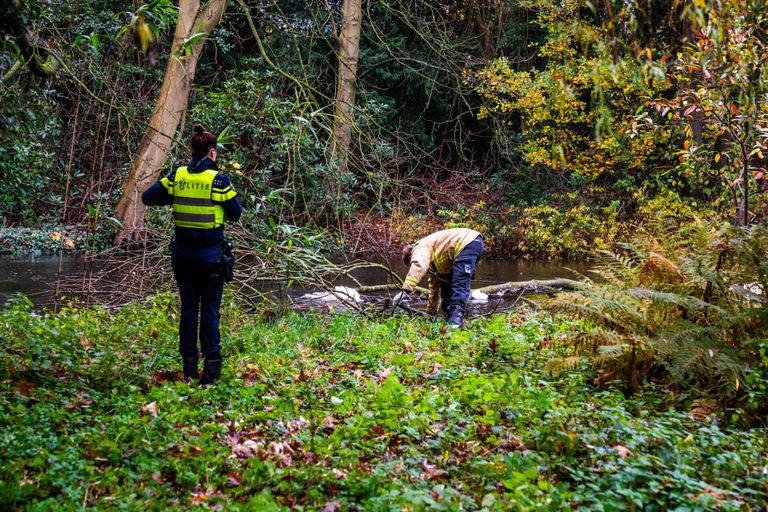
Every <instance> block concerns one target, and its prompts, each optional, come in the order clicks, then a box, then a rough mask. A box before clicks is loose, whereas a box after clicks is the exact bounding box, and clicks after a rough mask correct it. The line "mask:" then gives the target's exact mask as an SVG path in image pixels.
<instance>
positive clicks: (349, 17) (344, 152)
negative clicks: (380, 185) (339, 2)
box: [326, 0, 363, 199]
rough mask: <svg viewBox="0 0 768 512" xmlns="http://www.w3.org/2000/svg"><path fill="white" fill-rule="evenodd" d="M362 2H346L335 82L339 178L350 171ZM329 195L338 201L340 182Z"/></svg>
mask: <svg viewBox="0 0 768 512" xmlns="http://www.w3.org/2000/svg"><path fill="white" fill-rule="evenodd" d="M362 18H363V11H362V0H344V5H343V6H342V24H341V34H339V37H338V44H339V72H338V79H337V81H336V109H335V120H334V123H333V133H332V135H331V163H332V165H337V166H338V170H339V176H343V175H344V174H345V173H346V172H347V168H348V165H349V164H348V152H349V147H350V145H351V143H352V126H353V124H354V116H353V111H354V108H355V88H356V85H357V64H358V60H359V58H360V29H361V27H362ZM326 185H327V186H326V189H327V191H328V192H330V193H331V194H330V195H333V196H335V197H336V198H337V199H338V198H339V195H340V194H339V193H340V190H341V189H340V186H341V183H340V180H337V182H336V183H327V184H326Z"/></svg>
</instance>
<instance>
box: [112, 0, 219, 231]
mask: <svg viewBox="0 0 768 512" xmlns="http://www.w3.org/2000/svg"><path fill="white" fill-rule="evenodd" d="M226 6H227V2H226V0H210V1H209V2H208V3H207V4H206V5H205V6H203V7H202V8H201V7H200V1H199V0H181V1H180V2H179V17H178V21H177V23H176V33H175V34H174V36H173V44H172V45H171V55H170V57H169V58H168V65H167V67H166V69H165V76H164V77H163V85H162V87H161V88H160V94H159V95H158V97H157V102H156V103H155V108H154V110H153V111H152V117H150V120H149V125H148V127H147V129H146V131H145V132H144V136H143V137H142V138H141V142H140V143H139V148H138V152H137V154H136V158H135V159H134V161H133V166H132V168H131V172H130V174H129V175H128V177H127V178H126V180H125V183H124V187H123V196H122V197H121V198H120V201H119V202H118V203H117V207H116V209H115V214H116V216H117V218H118V219H119V220H120V222H121V223H122V224H123V230H122V231H120V232H119V233H118V234H117V236H116V237H115V243H116V244H119V243H121V242H125V241H128V242H131V241H136V240H137V239H139V238H140V237H141V233H142V229H141V228H142V227H143V225H144V206H143V205H142V204H141V193H142V192H143V191H144V190H146V189H147V188H148V187H149V186H150V185H152V183H154V182H155V180H157V178H158V174H159V171H160V169H161V168H162V166H163V165H164V164H165V161H166V159H167V157H168V152H169V151H170V149H171V144H172V143H173V140H174V136H175V134H176V130H177V128H178V127H179V124H180V123H181V120H182V118H183V117H184V114H185V113H186V111H187V102H188V100H189V93H190V91H191V89H192V82H193V80H194V78H195V68H196V67H197V61H198V59H199V58H200V54H201V52H202V50H203V45H204V44H205V37H203V38H200V39H198V40H196V41H195V42H194V43H193V44H191V45H188V46H187V47H186V48H185V45H184V43H185V41H186V40H187V39H189V38H190V37H191V36H193V35H195V34H199V33H203V34H206V36H207V35H208V34H210V33H211V31H212V30H213V29H214V28H215V27H216V25H217V24H218V23H219V21H221V17H222V15H223V14H224V10H225V9H226Z"/></svg>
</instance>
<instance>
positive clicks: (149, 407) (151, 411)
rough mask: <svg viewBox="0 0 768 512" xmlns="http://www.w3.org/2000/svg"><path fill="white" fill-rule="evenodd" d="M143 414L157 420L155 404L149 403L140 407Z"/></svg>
mask: <svg viewBox="0 0 768 512" xmlns="http://www.w3.org/2000/svg"><path fill="white" fill-rule="evenodd" d="M142 410H143V411H144V412H148V413H149V414H151V415H152V417H153V418H157V402H150V403H148V404H147V405H145V406H144V407H142Z"/></svg>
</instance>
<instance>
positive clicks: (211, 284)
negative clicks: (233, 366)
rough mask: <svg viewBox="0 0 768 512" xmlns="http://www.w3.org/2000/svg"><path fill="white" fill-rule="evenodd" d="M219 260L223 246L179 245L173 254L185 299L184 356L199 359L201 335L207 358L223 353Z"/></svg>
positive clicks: (181, 322)
mask: <svg viewBox="0 0 768 512" xmlns="http://www.w3.org/2000/svg"><path fill="white" fill-rule="evenodd" d="M219 258H221V247H220V246H219V245H213V246H208V247H183V246H180V245H176V246H175V247H174V248H173V252H172V253H171V264H172V265H173V274H174V276H175V277H176V282H177V283H178V285H179V295H180V296H181V318H180V320H179V352H181V356H182V357H188V356H197V351H198V346H197V340H198V332H199V338H200V352H201V353H202V354H203V357H209V356H212V355H216V354H219V353H220V352H221V344H220V339H221V337H220V335H219V317H220V315H219V307H220V306H221V294H222V291H223V289H224V280H223V279H222V274H221V271H220V270H219ZM198 329H199V331H198Z"/></svg>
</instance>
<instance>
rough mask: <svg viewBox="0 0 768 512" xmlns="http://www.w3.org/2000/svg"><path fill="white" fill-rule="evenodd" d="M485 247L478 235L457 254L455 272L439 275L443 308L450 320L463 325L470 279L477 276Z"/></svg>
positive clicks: (454, 264) (454, 265)
mask: <svg viewBox="0 0 768 512" xmlns="http://www.w3.org/2000/svg"><path fill="white" fill-rule="evenodd" d="M484 249H485V246H484V244H483V239H482V237H479V236H478V237H477V238H475V239H474V240H472V241H471V242H469V243H468V244H467V245H466V247H464V248H463V249H462V250H461V252H460V253H459V255H458V256H456V259H455V260H454V261H453V272H451V273H450V274H441V275H439V276H438V279H439V280H440V297H441V302H442V310H443V313H444V314H445V316H446V318H447V319H448V321H449V322H454V323H457V324H459V325H461V323H462V322H463V321H464V311H465V310H466V309H467V303H469V295H470V293H471V289H470V281H472V278H473V277H474V276H475V266H476V265H477V261H478V260H479V259H480V257H481V256H482V255H483V251H484Z"/></svg>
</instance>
